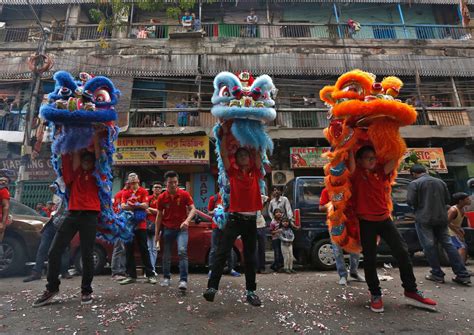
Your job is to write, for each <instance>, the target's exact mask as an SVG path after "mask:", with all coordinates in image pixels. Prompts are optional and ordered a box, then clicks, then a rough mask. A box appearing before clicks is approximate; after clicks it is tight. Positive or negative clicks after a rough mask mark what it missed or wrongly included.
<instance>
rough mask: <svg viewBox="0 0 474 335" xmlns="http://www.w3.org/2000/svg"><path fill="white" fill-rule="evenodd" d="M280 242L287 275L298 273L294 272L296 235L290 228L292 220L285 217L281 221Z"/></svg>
mask: <svg viewBox="0 0 474 335" xmlns="http://www.w3.org/2000/svg"><path fill="white" fill-rule="evenodd" d="M280 230H281V231H280V236H279V238H280V241H281V252H282V254H283V264H284V265H283V269H284V271H285V272H286V273H296V271H295V270H293V240H294V239H295V234H294V233H293V229H292V227H291V226H290V220H288V218H286V217H284V218H282V220H281V227H280Z"/></svg>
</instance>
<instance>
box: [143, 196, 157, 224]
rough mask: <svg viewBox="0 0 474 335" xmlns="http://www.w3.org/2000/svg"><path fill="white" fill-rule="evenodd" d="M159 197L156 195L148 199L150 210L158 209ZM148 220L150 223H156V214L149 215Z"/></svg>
mask: <svg viewBox="0 0 474 335" xmlns="http://www.w3.org/2000/svg"><path fill="white" fill-rule="evenodd" d="M158 197H159V195H158V196H155V195H154V194H152V195H150V196H149V197H148V207H149V208H154V209H158ZM146 219H147V220H148V221H152V222H155V221H156V214H148V215H147V216H146Z"/></svg>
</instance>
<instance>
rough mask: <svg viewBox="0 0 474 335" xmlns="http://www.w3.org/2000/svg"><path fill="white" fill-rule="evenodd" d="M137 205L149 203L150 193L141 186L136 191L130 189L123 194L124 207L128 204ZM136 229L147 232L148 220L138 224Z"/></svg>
mask: <svg viewBox="0 0 474 335" xmlns="http://www.w3.org/2000/svg"><path fill="white" fill-rule="evenodd" d="M136 203H140V204H142V203H148V191H147V190H145V189H144V188H143V187H141V186H140V187H138V189H137V190H136V191H134V190H132V189H128V190H124V191H123V193H122V201H121V204H122V206H123V205H126V204H131V205H133V204H136ZM136 229H141V230H146V220H145V219H143V220H142V221H140V222H138V223H137V225H136Z"/></svg>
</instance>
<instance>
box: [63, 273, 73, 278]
mask: <svg viewBox="0 0 474 335" xmlns="http://www.w3.org/2000/svg"><path fill="white" fill-rule="evenodd" d="M61 278H62V279H72V278H73V277H72V276H71V275H70V274H69V272H64V273H63V274H62V275H61Z"/></svg>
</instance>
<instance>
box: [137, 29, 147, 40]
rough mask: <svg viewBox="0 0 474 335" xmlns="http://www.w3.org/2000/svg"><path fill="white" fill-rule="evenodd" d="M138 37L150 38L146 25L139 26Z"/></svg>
mask: <svg viewBox="0 0 474 335" xmlns="http://www.w3.org/2000/svg"><path fill="white" fill-rule="evenodd" d="M137 38H140V39H143V38H148V31H147V30H146V29H145V27H144V26H140V27H139V28H138V33H137Z"/></svg>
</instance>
